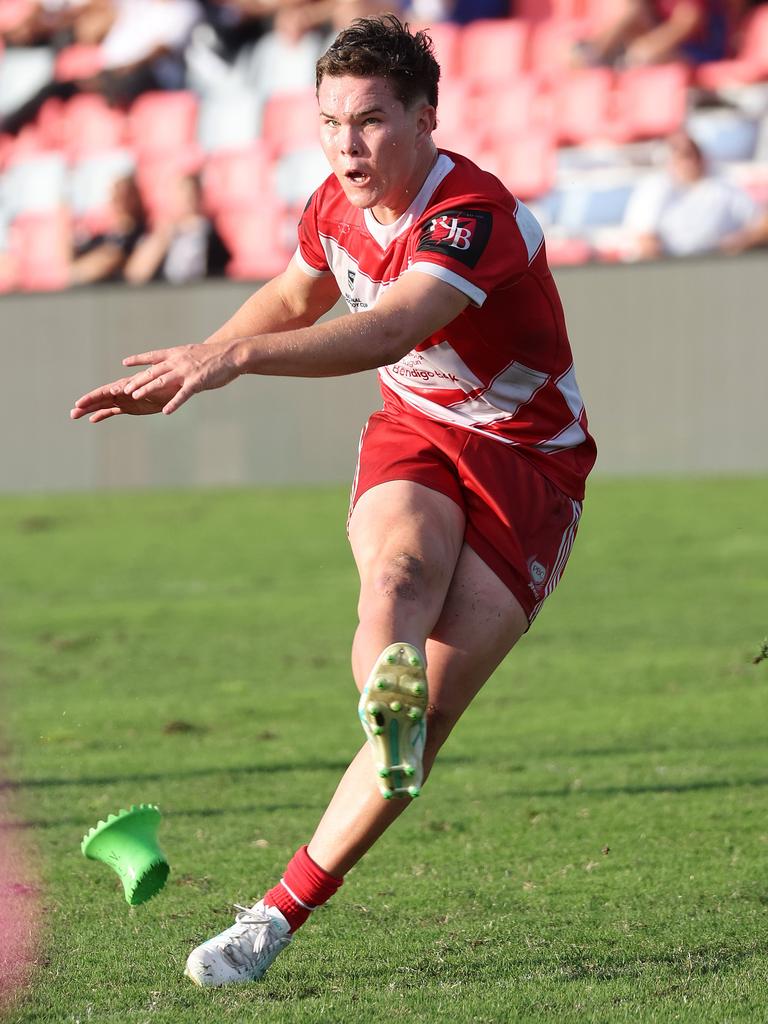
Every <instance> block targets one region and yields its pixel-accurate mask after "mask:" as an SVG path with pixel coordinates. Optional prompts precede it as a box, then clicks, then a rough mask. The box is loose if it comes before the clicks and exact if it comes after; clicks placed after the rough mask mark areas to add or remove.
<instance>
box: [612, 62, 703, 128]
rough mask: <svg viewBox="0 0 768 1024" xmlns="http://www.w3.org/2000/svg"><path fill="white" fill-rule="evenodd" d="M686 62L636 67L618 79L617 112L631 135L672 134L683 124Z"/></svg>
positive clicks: (685, 107)
mask: <svg viewBox="0 0 768 1024" xmlns="http://www.w3.org/2000/svg"><path fill="white" fill-rule="evenodd" d="M689 76H690V72H689V70H688V68H687V67H686V65H685V64H664V65H657V66H656V67H645V68H632V69H630V70H628V71H623V72H622V73H621V74H620V75H619V77H618V81H617V108H618V109H617V114H618V116H619V117H620V118H621V120H622V122H623V124H624V127H625V129H626V136H627V138H629V139H652V138H658V137H660V136H664V135H670V134H671V133H672V132H674V131H677V129H678V128H680V127H682V125H683V124H684V122H685V115H686V111H687V108H688V80H689Z"/></svg>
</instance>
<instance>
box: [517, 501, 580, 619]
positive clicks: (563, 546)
mask: <svg viewBox="0 0 768 1024" xmlns="http://www.w3.org/2000/svg"><path fill="white" fill-rule="evenodd" d="M571 506H572V509H573V514H572V515H571V521H570V523H569V524H568V526H567V527H566V528H565V531H564V533H563V536H562V539H561V541H560V547H559V549H558V552H557V557H556V558H555V564H554V565H553V566H552V572H551V573H550V574H549V580H548V581H547V585H546V587H545V588H544V596H543V597H542V599H541V600H540V601H539V603H538V604H537V605H535V606H534V608H533V611H532V612H531V617H530V620H529V622H530V623H532V622H533V620H534V619H535V618H536V616H537V615H538V614H539V612H540V611H541V606H542V605H543V604H544V602H545V601H546V599H547V598H548V597H549V595H550V594H551V593H552V591H553V590H554V589H555V587H556V586H557V584H558V583H559V582H560V578H561V576H562V575H563V571H564V570H565V565H566V562H567V561H568V556H569V555H570V553H571V548H572V547H573V542H574V541H575V539H576V530H577V529H578V526H579V519H580V518H581V509H582V503H581V502H580V501H574V500H573V498H571Z"/></svg>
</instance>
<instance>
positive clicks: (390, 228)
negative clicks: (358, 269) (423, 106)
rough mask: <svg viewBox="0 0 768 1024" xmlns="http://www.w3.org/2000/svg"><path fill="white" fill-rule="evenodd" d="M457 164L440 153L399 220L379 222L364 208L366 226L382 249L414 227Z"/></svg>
mask: <svg viewBox="0 0 768 1024" xmlns="http://www.w3.org/2000/svg"><path fill="white" fill-rule="evenodd" d="M455 166H456V165H455V164H454V162H453V160H451V158H450V157H449V156H446V154H445V153H440V154H439V156H438V158H437V160H435V163H434V165H433V166H432V170H431V171H430V172H429V174H428V175H427V177H426V179H425V181H424V184H423V185H422V186H421V188H420V189H419V193H418V195H417V196H416V198H415V199H414V200H413V202H412V203H411V205H410V206H409V207H408V209H407V210H406V211H405V213H401V214H400V216H399V217H398V218H397V220H395V221H393V222H392V223H391V224H379V222H378V221H377V220H376V218H375V217H374V215H373V213H372V212H371V210H370V209H365V210H363V217H364V218H365V226H366V227H367V228H368V230H369V232H370V233H371V235H372V237H373V238H374V240H375V241H377V242H378V243H379V245H380V246H381V248H382V249H386V248H387V246H388V245H391V244H392V242H394V240H395V239H396V238H397V236H398V235H401V234H402V233H403V232H404V231H408V230H409V229H410V228H411V227H413V224H414V222H415V221H417V220H418V219H419V217H420V216H421V215H422V213H424V211H425V210H426V208H427V203H428V202H429V200H430V198H431V196H432V193H433V192H434V191H435V189H436V188H437V186H438V185H439V184H440V182H441V181H442V180H443V178H444V177H445V176H446V175H447V174H448V173H449V172H450V171H452V170H453V168H454V167H455Z"/></svg>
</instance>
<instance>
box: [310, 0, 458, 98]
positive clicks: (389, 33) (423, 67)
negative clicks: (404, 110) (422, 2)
mask: <svg viewBox="0 0 768 1024" xmlns="http://www.w3.org/2000/svg"><path fill="white" fill-rule="evenodd" d="M326 75H328V76H329V77H331V78H339V77H341V76H342V75H353V76H355V77H357V78H385V79H387V81H389V82H390V83H391V85H392V91H393V92H394V94H395V96H396V97H397V98H398V100H400V102H401V103H402V104H403V106H404V107H410V106H411V104H412V103H414V102H415V101H416V100H418V99H420V98H421V97H426V99H427V102H428V103H429V104H430V105H431V106H433V107H436V106H437V83H438V80H439V78H440V65H439V64H438V63H437V61H436V60H435V54H434V49H433V47H432V40H431V39H430V38H429V36H428V35H427V33H426V32H423V31H422V32H416V33H412V32H411V30H410V28H409V27H408V25H407V24H405V23H403V22H402V21H400V19H399V18H396V17H395V15H394V14H382V15H379V16H378V17H376V18H357V19H356V20H355V21H353V22H352V24H351V25H349V26H348V27H347V28H345V29H343V30H342V31H341V32H340V33H339V34H338V36H337V37H336V39H335V40H334V41H333V43H331V45H330V47H329V48H328V49H327V50H326V52H325V53H324V54H323V56H322V57H321V58H320V60H319V61H318V62H317V67H316V84H317V88H318V89H319V88H320V83H321V82H322V80H323V78H324V77H325V76H326Z"/></svg>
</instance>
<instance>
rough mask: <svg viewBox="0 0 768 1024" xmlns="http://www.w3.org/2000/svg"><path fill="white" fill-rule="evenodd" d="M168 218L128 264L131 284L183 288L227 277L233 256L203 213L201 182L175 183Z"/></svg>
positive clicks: (184, 180)
mask: <svg viewBox="0 0 768 1024" xmlns="http://www.w3.org/2000/svg"><path fill="white" fill-rule="evenodd" d="M171 188H172V201H171V203H170V208H169V211H168V215H167V218H166V219H164V220H163V221H162V222H161V223H159V224H158V225H157V226H156V227H155V228H154V229H153V230H152V231H150V232H148V233H147V234H145V235H144V236H143V237H142V238H141V239H140V240H139V242H138V244H137V245H136V248H135V249H134V250H133V252H132V253H131V255H130V256H129V257H128V260H127V261H126V264H125V269H124V271H123V276H124V277H125V280H126V281H128V282H129V283H130V284H146V282H147V281H170V282H172V283H173V284H184V283H186V282H187V281H196V280H199V279H200V278H203V277H220V276H222V275H223V274H224V272H225V270H226V267H227V263H229V260H230V254H229V252H228V251H227V249H226V247H225V245H224V243H223V242H222V240H221V238H220V237H219V234H218V232H217V231H216V229H215V227H214V226H213V224H212V223H211V222H210V221H209V220H208V218H207V217H206V216H205V214H204V213H203V209H202V193H201V189H200V181H199V179H198V178H197V176H196V175H192V174H188V175H184V177H181V178H179V179H178V180H177V181H175V182H174V183H173V185H172V186H171Z"/></svg>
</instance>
